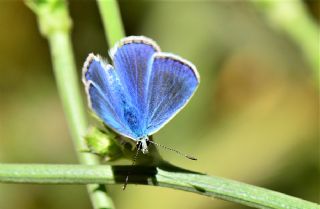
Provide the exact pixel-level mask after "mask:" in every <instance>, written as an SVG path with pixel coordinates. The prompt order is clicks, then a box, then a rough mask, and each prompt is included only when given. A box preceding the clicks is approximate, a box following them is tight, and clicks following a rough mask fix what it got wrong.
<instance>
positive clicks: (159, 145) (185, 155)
mask: <svg viewBox="0 0 320 209" xmlns="http://www.w3.org/2000/svg"><path fill="white" fill-rule="evenodd" d="M148 142H150V143H151V144H154V145H156V146H158V147H162V148H164V149H166V150H170V151H173V152H175V153H177V154H178V155H180V156H183V157H186V158H188V159H190V160H197V158H195V157H193V156H191V155H188V154H184V153H182V152H180V151H178V150H175V149H173V148H170V147H167V146H164V145H162V144H158V143H156V142H154V141H151V140H149V141H148Z"/></svg>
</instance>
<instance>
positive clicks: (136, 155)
mask: <svg viewBox="0 0 320 209" xmlns="http://www.w3.org/2000/svg"><path fill="white" fill-rule="evenodd" d="M140 150H141V142H138V144H137V152H136V154H135V155H134V156H133V158H132V164H131V167H130V170H129V171H128V173H127V176H126V180H125V182H124V184H123V187H122V190H125V189H126V187H127V185H128V181H129V175H130V174H131V170H132V168H133V166H134V165H135V164H136V161H137V158H138V155H139V152H140Z"/></svg>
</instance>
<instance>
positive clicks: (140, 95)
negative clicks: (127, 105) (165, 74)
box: [110, 36, 160, 120]
mask: <svg viewBox="0 0 320 209" xmlns="http://www.w3.org/2000/svg"><path fill="white" fill-rule="evenodd" d="M158 51H160V48H159V46H158V45H157V44H156V43H155V42H154V41H152V40H151V39H149V38H146V37H144V36H129V37H126V38H124V39H122V40H121V41H120V42H119V43H117V45H116V46H115V47H114V48H112V49H111V51H110V57H111V59H112V60H113V63H114V67H115V69H116V71H117V74H118V76H119V79H120V80H121V83H122V84H123V85H124V88H126V91H127V92H128V95H130V97H131V102H132V104H133V105H134V106H135V107H137V109H138V111H139V112H140V113H141V115H140V118H139V119H140V120H142V119H143V118H145V117H144V113H145V112H146V111H145V110H146V98H147V84H148V82H149V77H150V68H149V63H150V62H151V58H152V56H153V54H154V53H156V52H158Z"/></svg>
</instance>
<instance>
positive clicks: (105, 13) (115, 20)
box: [97, 0, 125, 47]
mask: <svg viewBox="0 0 320 209" xmlns="http://www.w3.org/2000/svg"><path fill="white" fill-rule="evenodd" d="M97 3H98V7H99V11H100V14H101V18H102V23H103V27H104V30H105V34H106V38H107V42H108V45H109V47H112V46H113V45H114V44H115V43H116V42H117V41H119V40H120V39H121V38H123V37H124V36H125V33H124V29H123V25H122V21H121V15H120V11H119V7H118V3H117V1H116V0H97Z"/></svg>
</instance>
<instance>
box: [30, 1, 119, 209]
mask: <svg viewBox="0 0 320 209" xmlns="http://www.w3.org/2000/svg"><path fill="white" fill-rule="evenodd" d="M27 4H28V6H29V7H30V8H31V9H32V10H33V11H34V12H35V13H36V14H37V17H38V22H39V28H40V31H41V33H42V35H44V36H45V37H46V38H47V39H48V41H49V46H50V52H51V57H52V64H53V70H54V75H55V78H56V83H57V87H58V92H59V95H60V97H61V101H62V104H63V109H64V112H65V114H66V118H67V122H68V125H69V128H70V132H71V135H72V139H73V142H74V145H75V149H76V153H77V155H78V158H79V161H80V162H81V163H82V164H87V165H97V164H99V160H98V158H96V157H95V156H93V155H91V154H87V153H82V152H81V150H85V149H86V148H87V147H86V144H85V141H84V139H83V136H84V135H85V133H86V130H87V121H86V117H85V112H84V106H83V102H82V99H81V95H80V88H79V85H78V81H79V79H78V77H77V71H76V65H75V59H74V55H73V51H72V44H71V38H70V31H71V19H70V16H69V14H68V10H67V6H66V2H65V1H63V0H47V1H44V2H40V1H32V0H30V1H27ZM87 187H88V192H89V194H90V198H91V201H92V203H93V206H94V208H96V209H98V208H99V209H100V208H114V206H113V202H112V200H111V198H110V197H109V196H108V195H107V193H106V189H105V187H104V186H103V185H96V184H91V185H88V186H87Z"/></svg>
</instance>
